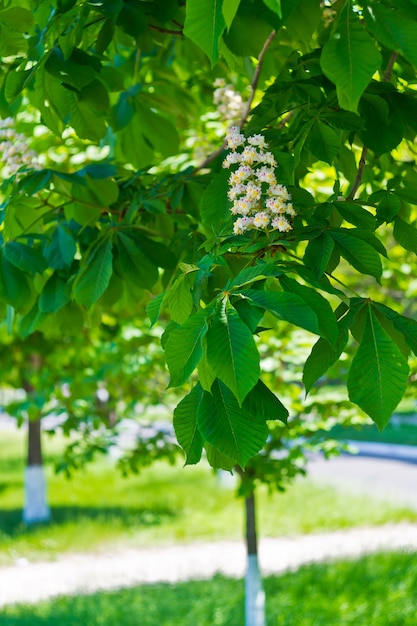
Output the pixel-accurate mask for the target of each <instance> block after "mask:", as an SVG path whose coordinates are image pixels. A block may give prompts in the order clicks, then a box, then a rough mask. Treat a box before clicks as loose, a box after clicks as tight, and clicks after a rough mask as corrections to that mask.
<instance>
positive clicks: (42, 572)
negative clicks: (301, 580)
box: [0, 523, 417, 607]
mask: <svg viewBox="0 0 417 626" xmlns="http://www.w3.org/2000/svg"><path fill="white" fill-rule="evenodd" d="M401 549H404V550H417V524H406V523H405V524H398V525H395V524H392V525H391V524H389V525H385V526H380V527H374V528H359V529H351V530H348V531H343V532H333V533H326V534H313V535H303V536H299V537H293V538H285V537H283V538H277V539H263V540H262V541H261V543H260V564H261V569H262V572H263V574H272V573H279V572H283V571H286V570H291V569H296V568H297V567H299V566H300V565H302V564H303V563H311V562H317V561H323V560H329V559H336V558H343V557H353V558H354V557H357V556H359V555H361V554H368V553H372V552H378V551H381V550H401ZM244 570H245V550H244V545H243V542H220V543H210V544H205V543H204V544H198V543H194V544H187V545H176V546H171V547H166V548H149V549H141V550H123V551H118V552H114V553H107V554H103V553H97V554H94V555H92V554H80V555H71V556H66V557H62V558H61V559H59V560H58V561H56V562H53V563H46V562H45V563H32V564H21V565H14V566H11V567H3V568H0V607H1V606H5V605H7V604H13V603H17V602H28V603H34V602H38V601H39V600H41V599H46V598H51V597H53V596H56V595H60V594H71V595H73V594H78V593H92V592H94V591H97V590H99V589H117V588H120V587H129V586H132V585H136V584H140V583H155V582H175V581H182V580H187V579H191V578H195V579H208V578H211V577H212V576H213V575H214V574H215V573H222V574H225V575H226V576H232V577H242V576H243V574H244Z"/></svg>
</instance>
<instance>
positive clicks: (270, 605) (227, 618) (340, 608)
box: [0, 553, 417, 626]
mask: <svg viewBox="0 0 417 626" xmlns="http://www.w3.org/2000/svg"><path fill="white" fill-rule="evenodd" d="M415 557H416V555H413V554H404V553H403V554H378V555H372V556H367V557H364V558H361V559H358V560H356V561H341V562H336V563H330V564H319V565H311V566H304V567H302V568H300V569H299V570H298V571H297V572H295V573H289V574H285V575H281V576H271V577H268V578H267V579H266V580H265V590H266V596H267V605H266V606H267V626H350V625H351V626H353V625H357V624H361V625H363V626H394V625H395V626H415V624H416V613H417V597H416V593H415V589H416V585H417V559H416V558H415ZM243 593H244V589H243V583H242V581H238V580H230V579H226V578H223V577H220V576H217V577H215V578H214V579H212V580H210V581H193V582H188V583H181V584H175V585H169V584H157V585H144V586H140V587H136V588H133V589H126V590H121V591H116V592H101V593H96V594H93V595H91V596H77V597H75V598H65V597H63V598H59V599H57V600H54V601H49V602H43V603H41V604H38V605H36V606H23V605H22V606H14V607H10V608H6V609H3V610H0V623H1V624H2V626H57V624H59V626H79V625H80V624H85V625H87V624H88V626H114V624H117V626H138V624H140V626H178V625H179V624H181V626H241V625H242V624H243V605H244V601H243Z"/></svg>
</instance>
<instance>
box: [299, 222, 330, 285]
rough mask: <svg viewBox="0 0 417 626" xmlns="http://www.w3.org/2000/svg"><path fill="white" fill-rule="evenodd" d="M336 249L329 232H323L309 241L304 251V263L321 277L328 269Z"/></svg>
mask: <svg viewBox="0 0 417 626" xmlns="http://www.w3.org/2000/svg"><path fill="white" fill-rule="evenodd" d="M333 249H334V241H333V239H332V238H331V237H330V235H329V234H328V233H322V234H321V235H319V236H318V237H316V238H315V239H311V241H309V242H308V245H307V247H306V251H305V253H304V265H305V266H306V267H307V268H308V269H309V270H311V271H312V272H313V274H314V275H315V276H316V277H317V278H320V276H322V275H323V274H324V272H325V271H326V267H327V264H328V263H329V261H330V257H331V256H332V252H333Z"/></svg>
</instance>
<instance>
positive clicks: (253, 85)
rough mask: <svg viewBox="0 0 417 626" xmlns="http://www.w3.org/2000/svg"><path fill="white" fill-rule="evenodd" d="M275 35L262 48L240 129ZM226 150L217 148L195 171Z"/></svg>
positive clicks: (272, 33)
mask: <svg viewBox="0 0 417 626" xmlns="http://www.w3.org/2000/svg"><path fill="white" fill-rule="evenodd" d="M275 35H276V31H275V30H273V31H272V32H271V33H270V35H269V36H268V37H267V39H266V41H265V43H264V45H263V46H262V50H261V51H260V53H259V56H258V64H257V66H256V69H255V73H254V75H253V79H252V82H251V93H250V96H249V100H248V101H247V103H246V106H245V111H244V113H243V115H242V118H241V120H240V122H239V124H238V126H240V128H242V126H244V125H245V124H246V121H247V119H248V117H249V113H250V110H251V106H252V102H253V99H254V97H255V92H256V89H257V87H258V83H259V77H260V74H261V69H262V64H263V60H264V57H265V54H266V51H267V50H268V48H269V46H270V45H271V43H272V41H273V40H274V37H275ZM225 148H226V143H224V144H223V145H222V146H220V147H219V148H217V150H215V151H214V152H212V153H211V154H209V155H208V157H207V158H205V159H204V161H203V162H202V163H200V165H197V167H196V168H195V169H194V171H195V172H198V171H199V170H202V169H204V168H205V167H207V165H209V164H210V163H211V162H212V161H214V159H216V158H217V157H218V156H219V155H220V154H221V153H222V152H223V150H224V149H225Z"/></svg>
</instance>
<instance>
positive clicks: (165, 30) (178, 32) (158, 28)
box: [148, 24, 184, 35]
mask: <svg viewBox="0 0 417 626" xmlns="http://www.w3.org/2000/svg"><path fill="white" fill-rule="evenodd" d="M148 26H149V28H152V29H153V30H156V31H158V33H165V34H166V35H183V34H184V33H183V32H182V30H172V29H171V28H162V27H161V26H155V24H148Z"/></svg>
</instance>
